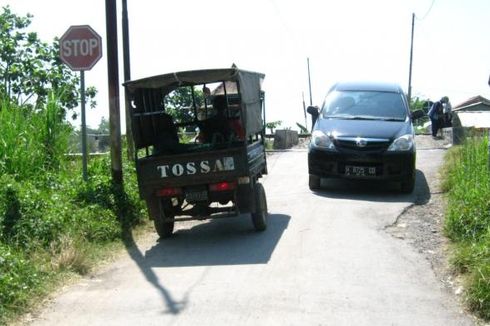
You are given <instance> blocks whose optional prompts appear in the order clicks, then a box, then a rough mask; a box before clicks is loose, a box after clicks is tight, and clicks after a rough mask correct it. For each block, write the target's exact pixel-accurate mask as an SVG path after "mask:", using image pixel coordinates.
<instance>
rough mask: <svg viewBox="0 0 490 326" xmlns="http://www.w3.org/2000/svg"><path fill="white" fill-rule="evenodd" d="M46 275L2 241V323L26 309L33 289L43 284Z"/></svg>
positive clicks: (0, 291) (0, 308)
mask: <svg viewBox="0 0 490 326" xmlns="http://www.w3.org/2000/svg"><path fill="white" fill-rule="evenodd" d="M46 276H47V274H46V273H45V272H42V271H40V270H39V269H38V268H36V267H35V266H34V265H33V264H32V262H30V261H29V260H28V259H27V258H26V257H24V255H23V254H22V253H21V252H19V251H15V250H13V249H11V248H10V247H8V246H6V245H4V244H2V243H1V242H0V324H1V323H2V320H3V319H5V318H6V317H8V316H9V315H11V314H12V313H15V312H20V311H22V310H23V309H24V307H25V305H26V304H27V303H28V302H29V300H30V298H31V296H32V295H33V292H32V291H33V290H35V289H38V288H39V287H41V286H42V282H43V281H44V280H45V279H46Z"/></svg>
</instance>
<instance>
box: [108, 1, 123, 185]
mask: <svg viewBox="0 0 490 326" xmlns="http://www.w3.org/2000/svg"><path fill="white" fill-rule="evenodd" d="M105 5H106V31H107V72H108V77H109V78H108V79H109V126H110V135H111V170H112V171H111V172H112V182H113V183H114V185H116V186H121V187H122V186H123V174H122V158H121V115H120V110H119V72H118V66H119V61H118V53H117V51H118V47H117V11H116V0H106V1H105Z"/></svg>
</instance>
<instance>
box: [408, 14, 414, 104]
mask: <svg viewBox="0 0 490 326" xmlns="http://www.w3.org/2000/svg"><path fill="white" fill-rule="evenodd" d="M414 26H415V13H412V36H411V41H410V68H409V70H408V104H410V101H411V99H412V60H413V30H414Z"/></svg>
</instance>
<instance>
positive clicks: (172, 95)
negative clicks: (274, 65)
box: [124, 68, 267, 238]
mask: <svg viewBox="0 0 490 326" xmlns="http://www.w3.org/2000/svg"><path fill="white" fill-rule="evenodd" d="M263 78H264V75H263V74H260V73H256V72H250V71H244V70H240V69H237V68H229V69H208V70H195V71H184V72H175V73H169V74H164V75H158V76H153V77H149V78H144V79H139V80H134V81H129V82H126V83H125V84H124V86H125V87H126V90H127V92H128V94H129V100H130V114H131V127H132V132H133V139H134V144H135V149H136V151H135V152H136V155H135V156H136V157H135V160H136V171H137V177H138V186H139V191H140V196H141V198H142V199H144V200H145V201H146V203H147V206H148V211H149V215H150V218H151V219H153V220H154V224H155V229H156V231H157V232H158V234H159V236H160V237H161V238H166V237H169V236H170V235H171V234H172V233H173V230H174V223H175V222H176V221H183V220H204V219H208V218H219V217H230V216H238V215H241V214H251V217H252V222H253V225H254V227H255V229H256V230H258V231H263V230H265V229H266V227H267V201H266V195H265V191H264V187H263V186H262V184H260V183H259V178H261V177H262V175H264V174H267V164H266V154H265V146H264V145H265V144H264V142H265V110H264V92H263V91H262V89H261V84H262V80H263Z"/></svg>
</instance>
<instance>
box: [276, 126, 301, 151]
mask: <svg viewBox="0 0 490 326" xmlns="http://www.w3.org/2000/svg"><path fill="white" fill-rule="evenodd" d="M295 145H298V132H297V131H295V130H276V132H275V134H274V144H273V147H274V149H288V148H291V147H293V146H295Z"/></svg>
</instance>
